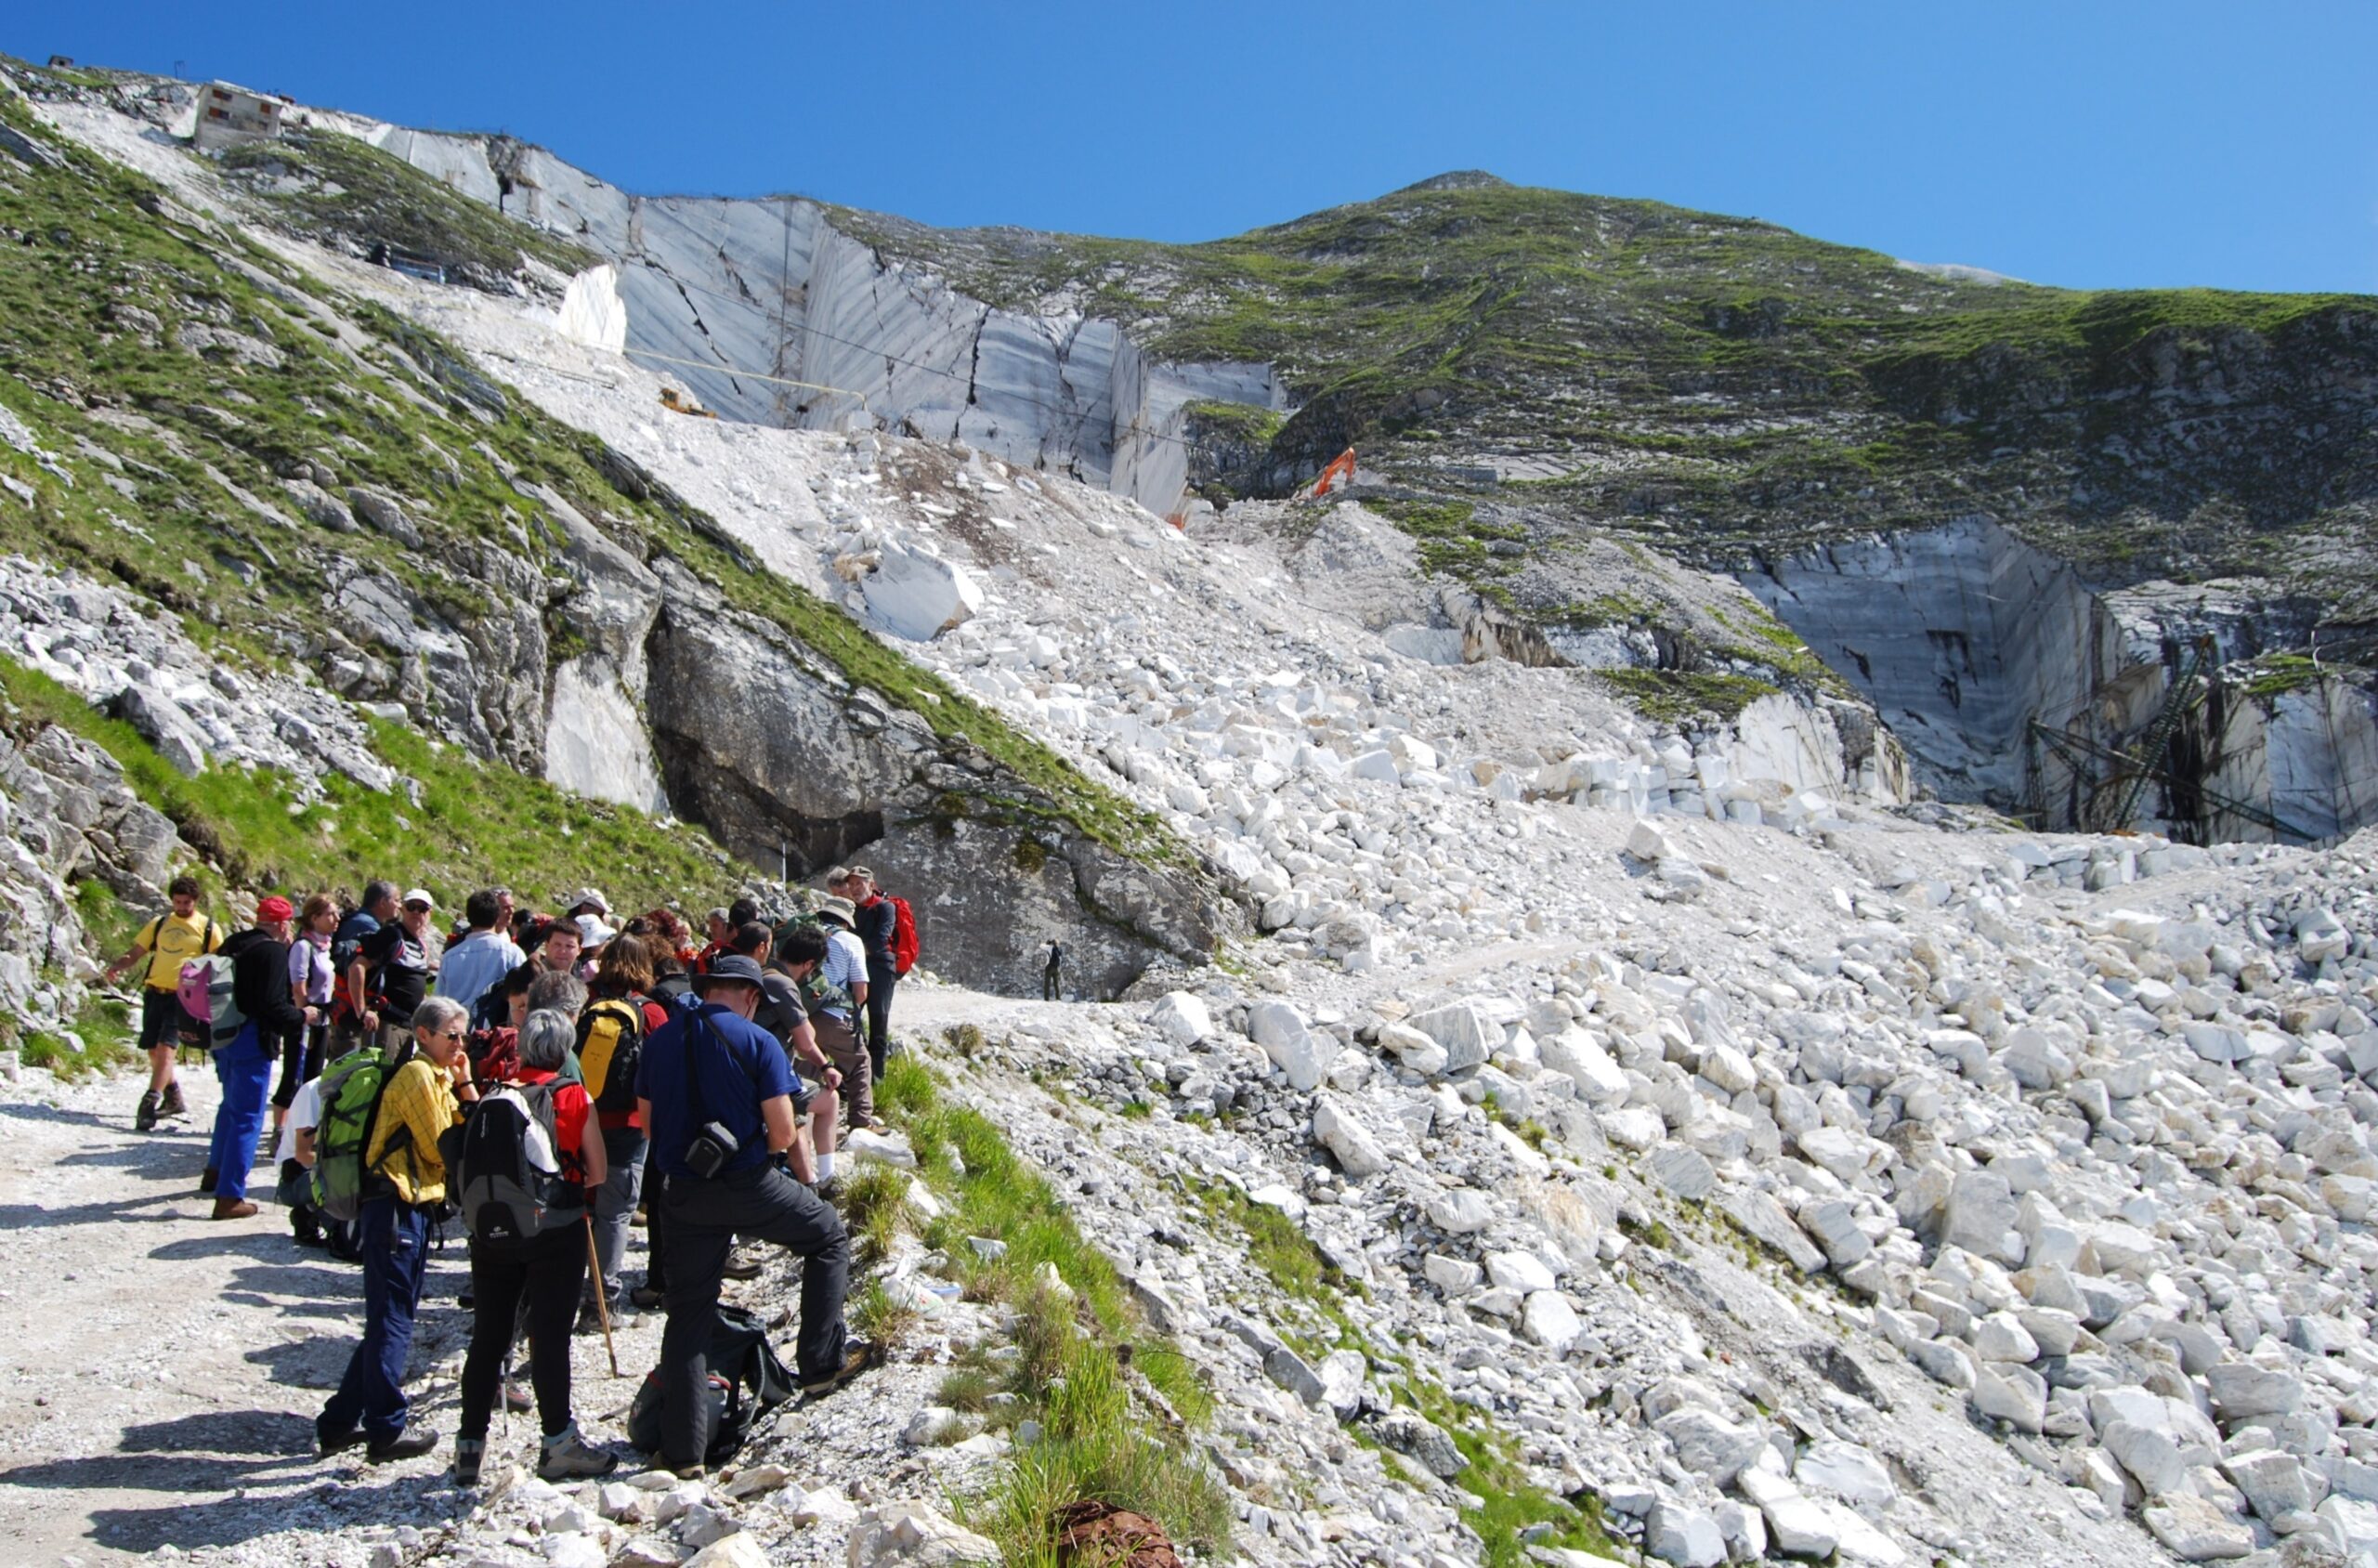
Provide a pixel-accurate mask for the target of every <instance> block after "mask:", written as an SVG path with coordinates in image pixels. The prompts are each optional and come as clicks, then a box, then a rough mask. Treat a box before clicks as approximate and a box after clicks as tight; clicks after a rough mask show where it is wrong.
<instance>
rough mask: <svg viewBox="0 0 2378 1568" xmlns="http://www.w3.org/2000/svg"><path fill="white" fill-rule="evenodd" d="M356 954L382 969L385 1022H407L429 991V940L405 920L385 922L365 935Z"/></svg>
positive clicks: (381, 981)
mask: <svg viewBox="0 0 2378 1568" xmlns="http://www.w3.org/2000/svg"><path fill="white" fill-rule="evenodd" d="M356 956H357V957H358V958H359V959H361V960H363V961H364V963H365V964H366V965H368V966H370V967H371V968H373V969H376V970H378V971H379V972H380V995H381V996H382V997H383V998H384V999H385V1001H384V1002H383V1004H382V1006H381V1008H380V1021H381V1022H382V1023H384V1024H405V1023H410V1022H412V1010H413V1009H414V1008H416V1007H419V1006H420V1005H421V999H422V998H424V997H425V996H427V995H428V994H429V943H428V940H427V938H426V937H416V936H415V935H413V934H412V933H411V932H409V931H407V930H406V929H405V928H404V926H403V924H402V923H401V922H399V923H395V924H391V925H384V926H382V927H381V928H380V929H379V930H377V931H375V932H373V933H372V934H371V935H369V936H367V937H365V938H364V939H363V946H362V947H359V948H357V949H356Z"/></svg>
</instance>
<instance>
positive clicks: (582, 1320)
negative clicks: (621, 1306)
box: [572, 1301, 617, 1334]
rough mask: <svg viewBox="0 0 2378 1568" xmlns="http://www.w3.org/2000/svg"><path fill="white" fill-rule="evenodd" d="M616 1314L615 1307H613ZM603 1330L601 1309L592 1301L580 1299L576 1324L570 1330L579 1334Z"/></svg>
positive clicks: (598, 1332)
mask: <svg viewBox="0 0 2378 1568" xmlns="http://www.w3.org/2000/svg"><path fill="white" fill-rule="evenodd" d="M613 1313H614V1315H617V1309H616V1308H614V1309H613ZM602 1331H603V1309H602V1308H600V1307H598V1306H596V1305H595V1303H594V1302H592V1301H581V1302H580V1303H579V1307H578V1325H577V1326H576V1328H574V1329H573V1330H572V1332H573V1333H579V1334H600V1333H601V1332H602Z"/></svg>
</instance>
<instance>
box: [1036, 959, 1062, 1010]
mask: <svg viewBox="0 0 2378 1568" xmlns="http://www.w3.org/2000/svg"><path fill="white" fill-rule="evenodd" d="M1040 1000H1042V1001H1063V1000H1065V987H1063V986H1062V985H1060V984H1059V983H1058V980H1057V966H1056V965H1055V964H1053V963H1052V964H1051V965H1050V966H1049V967H1048V968H1046V969H1044V970H1042V971H1041V972H1040Z"/></svg>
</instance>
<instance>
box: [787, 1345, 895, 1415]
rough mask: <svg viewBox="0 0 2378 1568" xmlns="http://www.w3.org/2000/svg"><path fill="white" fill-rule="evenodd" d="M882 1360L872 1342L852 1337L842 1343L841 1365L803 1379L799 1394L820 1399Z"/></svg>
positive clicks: (881, 1354) (881, 1355)
mask: <svg viewBox="0 0 2378 1568" xmlns="http://www.w3.org/2000/svg"><path fill="white" fill-rule="evenodd" d="M882 1359H883V1352H882V1351H881V1350H879V1349H878V1348H877V1346H876V1344H875V1341H874V1340H872V1339H859V1338H858V1337H857V1336H856V1335H854V1336H852V1337H851V1338H850V1339H846V1340H844V1341H843V1364H842V1365H840V1366H837V1367H835V1368H834V1369H833V1370H831V1371H830V1372H827V1373H824V1374H822V1375H820V1376H818V1377H816V1378H804V1379H802V1380H801V1392H803V1393H804V1394H806V1395H807V1396H808V1397H809V1398H811V1399H822V1398H824V1397H825V1396H826V1395H827V1394H830V1393H831V1392H834V1391H835V1390H836V1389H838V1388H841V1387H842V1386H843V1384H844V1383H847V1382H849V1381H850V1380H851V1379H853V1378H856V1377H857V1376H858V1375H859V1374H860V1373H862V1372H864V1371H866V1370H867V1369H868V1368H869V1367H870V1366H872V1365H875V1364H876V1363H877V1362H879V1361H881V1360H882Z"/></svg>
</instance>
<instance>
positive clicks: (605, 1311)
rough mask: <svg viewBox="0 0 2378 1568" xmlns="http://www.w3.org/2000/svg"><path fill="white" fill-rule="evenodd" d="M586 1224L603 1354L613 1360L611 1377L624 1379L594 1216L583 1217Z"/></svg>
mask: <svg viewBox="0 0 2378 1568" xmlns="http://www.w3.org/2000/svg"><path fill="white" fill-rule="evenodd" d="M581 1218H582V1219H583V1220H584V1221H585V1223H586V1266H587V1267H588V1268H589V1269H591V1270H593V1271H594V1273H595V1317H596V1318H597V1319H598V1320H600V1321H601V1323H602V1325H603V1352H604V1353H605V1354H607V1355H608V1356H609V1357H610V1358H611V1376H612V1377H614V1378H620V1377H624V1376H626V1374H624V1373H622V1372H621V1370H620V1347H619V1346H617V1345H615V1344H613V1343H612V1342H611V1292H610V1291H609V1290H608V1288H606V1287H605V1286H604V1284H603V1260H602V1257H601V1255H600V1254H598V1253H596V1251H595V1216H594V1215H593V1214H591V1213H590V1214H586V1215H582V1216H581Z"/></svg>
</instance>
